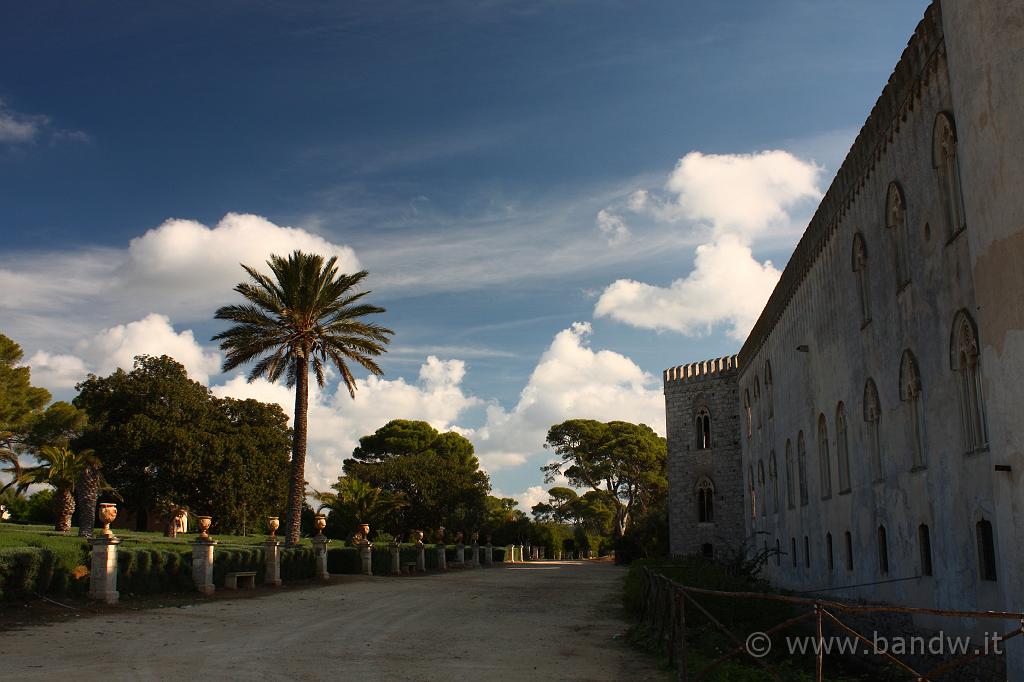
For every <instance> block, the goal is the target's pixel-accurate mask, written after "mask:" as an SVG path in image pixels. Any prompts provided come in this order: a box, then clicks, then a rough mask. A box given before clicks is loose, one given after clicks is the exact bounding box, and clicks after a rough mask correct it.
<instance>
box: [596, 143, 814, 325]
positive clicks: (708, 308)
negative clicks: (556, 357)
mask: <svg viewBox="0 0 1024 682" xmlns="http://www.w3.org/2000/svg"><path fill="white" fill-rule="evenodd" d="M821 172H822V168H821V167H820V166H818V165H816V164H815V163H813V162H810V161H805V160H803V159H799V158H797V157H796V156H794V155H792V154H790V153H789V152H785V151H780V150H774V151H764V152H759V153H756V154H702V153H700V152H690V153H689V154H687V155H686V156H684V157H683V158H681V159H680V160H679V162H678V163H677V164H676V166H675V168H674V169H673V171H672V173H671V174H670V175H669V177H668V179H667V180H666V182H665V186H664V190H663V191H662V192H654V191H651V190H647V189H640V190H636V191H634V192H633V193H632V194H630V195H629V197H628V198H627V199H626V202H625V205H626V206H627V207H628V209H629V210H631V211H634V212H637V213H644V214H647V215H649V216H652V217H654V218H655V219H656V220H659V221H664V222H670V223H676V224H679V223H683V224H686V225H687V226H688V227H689V229H691V230H695V231H697V232H703V234H705V235H706V237H705V240H704V242H703V243H701V244H700V245H699V246H697V247H696V251H695V254H694V267H693V269H692V270H691V271H690V273H689V274H688V275H687V276H686V277H683V278H680V279H677V280H675V281H673V282H672V283H671V285H669V286H668V287H660V286H655V285H652V284H647V283H644V282H638V281H635V280H631V279H620V280H617V281H616V282H613V283H612V284H610V285H609V286H608V287H607V288H605V290H604V291H603V292H602V294H601V296H600V297H599V298H598V300H597V303H596V304H595V306H594V315H595V316H597V317H610V318H612V319H615V320H618V321H620V322H624V323H626V324H630V325H633V326H636V327H641V328H644V329H656V330H671V331H676V332H681V333H683V334H688V335H699V334H706V333H708V332H710V331H711V330H712V329H713V328H715V327H716V326H719V325H722V326H724V327H725V328H726V332H727V333H728V334H729V335H730V336H731V337H733V338H735V339H737V340H742V339H744V338H745V337H746V335H747V333H749V331H750V328H751V327H752V326H753V324H754V322H755V321H756V319H757V316H758V315H759V314H760V311H761V309H762V308H763V306H764V304H765V302H766V301H767V299H768V296H769V295H770V294H771V291H772V289H773V288H774V287H775V284H776V283H777V282H778V279H779V275H780V272H779V270H778V269H777V268H776V267H775V266H774V265H773V264H772V263H771V261H764V262H761V261H759V260H758V259H756V258H755V257H754V253H753V246H754V244H755V243H756V242H757V241H758V240H759V239H762V238H764V237H766V236H776V235H778V234H780V233H781V234H797V233H798V230H799V227H800V226H801V223H800V220H799V219H798V218H797V217H796V213H797V212H798V211H799V210H801V209H803V208H805V207H807V206H808V205H809V204H810V203H811V202H812V200H816V199H818V198H820V197H821V190H820V189H819V188H818V180H819V176H820V175H821Z"/></svg>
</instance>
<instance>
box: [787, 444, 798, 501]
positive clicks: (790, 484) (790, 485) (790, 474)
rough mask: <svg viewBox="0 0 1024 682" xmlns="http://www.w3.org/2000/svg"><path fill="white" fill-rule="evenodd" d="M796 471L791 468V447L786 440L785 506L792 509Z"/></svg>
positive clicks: (794, 498) (794, 499)
mask: <svg viewBox="0 0 1024 682" xmlns="http://www.w3.org/2000/svg"><path fill="white" fill-rule="evenodd" d="M795 486H796V469H795V468H794V466H793V446H792V445H791V444H790V442H789V439H788V438H787V439H786V506H787V507H789V508H790V509H793V508H794V507H795V506H796V493H795Z"/></svg>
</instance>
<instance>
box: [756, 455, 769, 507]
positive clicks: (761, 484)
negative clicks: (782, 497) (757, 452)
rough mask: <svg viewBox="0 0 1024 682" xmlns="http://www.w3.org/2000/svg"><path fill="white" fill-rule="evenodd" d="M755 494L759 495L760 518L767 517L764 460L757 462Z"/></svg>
mask: <svg viewBox="0 0 1024 682" xmlns="http://www.w3.org/2000/svg"><path fill="white" fill-rule="evenodd" d="M757 492H758V494H759V495H761V516H768V508H767V505H766V501H765V498H766V497H768V495H766V494H765V479H764V460H762V459H759V460H757Z"/></svg>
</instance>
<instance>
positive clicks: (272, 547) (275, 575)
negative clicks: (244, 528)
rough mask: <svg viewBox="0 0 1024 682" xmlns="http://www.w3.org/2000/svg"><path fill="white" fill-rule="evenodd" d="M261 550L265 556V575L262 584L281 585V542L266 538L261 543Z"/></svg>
mask: <svg viewBox="0 0 1024 682" xmlns="http://www.w3.org/2000/svg"><path fill="white" fill-rule="evenodd" d="M263 552H264V554H265V556H266V562H265V566H266V570H265V571H264V572H265V573H266V576H265V577H264V578H263V582H264V584H267V585H272V586H274V587H280V586H281V542H280V541H279V540H267V541H266V542H264V543H263Z"/></svg>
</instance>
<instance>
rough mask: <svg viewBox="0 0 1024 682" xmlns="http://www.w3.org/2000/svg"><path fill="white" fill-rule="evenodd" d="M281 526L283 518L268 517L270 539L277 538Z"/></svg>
mask: <svg viewBox="0 0 1024 682" xmlns="http://www.w3.org/2000/svg"><path fill="white" fill-rule="evenodd" d="M280 527H281V520H280V519H279V518H277V517H276V516H271V517H268V518H267V528H269V529H270V539H271V540H274V539H276V538H277V529H278V528H280Z"/></svg>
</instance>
